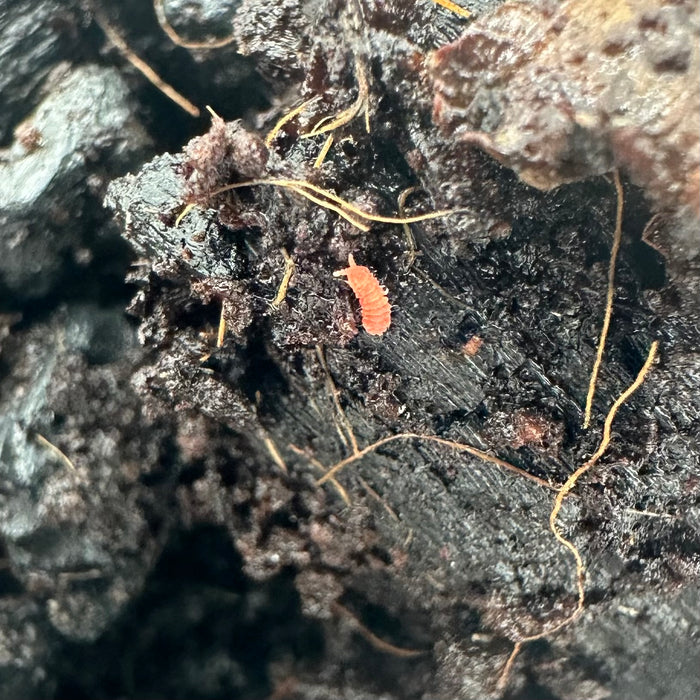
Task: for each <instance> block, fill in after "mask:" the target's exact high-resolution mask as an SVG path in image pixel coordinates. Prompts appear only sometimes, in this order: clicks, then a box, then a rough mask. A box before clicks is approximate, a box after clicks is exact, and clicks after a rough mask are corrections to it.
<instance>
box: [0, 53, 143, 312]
mask: <svg viewBox="0 0 700 700" xmlns="http://www.w3.org/2000/svg"><path fill="white" fill-rule="evenodd" d="M49 80H50V82H51V88H50V89H51V93H50V94H49V95H48V96H47V97H46V98H45V99H44V100H43V101H42V102H41V104H40V105H39V106H38V107H37V109H36V110H35V111H34V113H32V114H31V115H29V116H27V117H26V119H25V120H24V121H23V122H22V123H21V124H20V125H18V127H17V129H16V139H15V141H14V143H13V144H12V146H11V147H10V148H9V149H7V150H5V151H3V152H2V153H0V226H1V227H2V232H1V233H0V245H2V250H3V255H2V256H0V289H3V288H4V291H5V293H6V294H7V295H12V296H13V297H14V298H15V299H29V300H31V299H36V298H41V297H45V296H46V295H47V294H48V293H50V292H53V291H55V290H56V288H57V287H58V286H59V285H60V284H61V283H65V278H66V273H67V271H68V270H70V268H71V263H72V266H73V267H74V268H77V269H78V270H79V269H80V267H81V264H80V263H81V259H82V260H83V262H84V264H83V265H82V266H83V267H85V266H86V263H87V262H89V260H90V254H89V252H88V251H89V250H90V249H91V248H96V249H98V248H100V244H99V243H97V244H96V243H95V241H94V239H95V238H96V237H98V236H99V235H100V234H99V231H96V230H95V229H96V228H97V227H99V225H100V218H102V215H101V211H100V206H99V197H100V193H101V192H102V191H104V188H105V186H106V182H107V181H108V180H109V179H110V178H111V177H114V175H116V174H119V173H123V172H124V171H125V170H127V169H128V168H129V167H130V166H132V165H134V164H135V163H137V162H139V160H140V159H142V158H143V156H144V154H145V153H146V152H147V148H148V147H149V146H150V141H149V139H148V137H147V135H146V133H145V132H144V130H143V127H142V126H141V125H140V124H139V123H137V122H136V120H135V117H134V104H133V101H131V100H130V98H129V93H128V89H127V86H126V84H125V82H124V81H123V80H122V79H121V77H120V75H119V73H118V72H117V71H116V70H115V69H113V68H104V67H98V66H95V65H88V66H82V67H80V68H76V69H74V70H72V71H69V70H68V68H67V67H66V66H63V67H59V68H58V69H56V70H55V71H54V72H53V73H52V74H51V75H50V76H49Z"/></svg>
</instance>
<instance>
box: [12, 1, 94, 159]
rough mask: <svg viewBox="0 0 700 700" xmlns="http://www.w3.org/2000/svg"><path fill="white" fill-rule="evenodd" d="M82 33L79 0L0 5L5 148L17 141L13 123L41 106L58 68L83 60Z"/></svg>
mask: <svg viewBox="0 0 700 700" xmlns="http://www.w3.org/2000/svg"><path fill="white" fill-rule="evenodd" d="M82 31H84V26H82V22H81V20H80V15H79V13H78V3H77V2H65V1H63V0H61V2H56V1H54V0H49V1H48V2H43V1H42V2H38V1H37V0H2V2H0V47H1V49H0V94H1V95H2V102H3V105H2V111H3V119H2V122H0V146H5V145H7V144H8V143H9V142H10V141H11V140H12V130H13V128H14V125H15V124H17V122H19V121H20V120H21V119H22V118H23V117H24V116H25V115H26V109H27V106H28V105H31V104H36V100H37V97H38V95H39V93H40V90H41V88H42V87H43V85H44V81H45V80H46V78H47V76H48V74H49V72H50V71H51V70H52V69H53V67H54V66H55V65H56V64H57V63H59V62H60V61H62V60H66V59H68V58H69V57H70V58H72V59H73V60H76V59H78V60H79V59H80V58H81V57H82V56H81V53H82V49H83V48H84V47H83V44H82V43H81V42H78V37H79V36H80V34H81V32H82Z"/></svg>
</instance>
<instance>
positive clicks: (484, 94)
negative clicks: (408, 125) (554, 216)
mask: <svg viewBox="0 0 700 700" xmlns="http://www.w3.org/2000/svg"><path fill="white" fill-rule="evenodd" d="M698 70H700V11H698V5H697V3H695V2H692V1H690V2H680V3H658V2H654V1H653V0H634V1H633V2H628V1H627V0H624V1H620V2H599V1H598V0H568V1H567V2H563V3H540V4H539V5H538V4H530V3H517V2H509V3H506V4H504V5H503V6H502V7H500V8H499V9H498V10H497V11H495V12H493V13H492V14H490V15H488V16H487V17H484V18H483V19H481V20H479V21H476V22H475V23H474V24H473V25H472V26H471V27H470V28H469V30H468V31H467V32H465V33H464V34H463V35H462V36H461V37H460V38H459V40H458V41H456V42H454V43H453V44H450V45H448V46H445V47H443V48H441V49H440V50H439V51H438V52H437V53H436V54H435V57H434V59H433V75H434V80H435V87H436V93H437V94H436V100H435V118H436V121H437V122H438V123H439V124H441V125H442V126H443V127H444V128H445V129H446V130H448V131H449V132H450V133H451V134H452V135H453V138H456V139H458V140H460V141H462V142H464V143H474V144H477V145H479V146H481V147H483V148H485V150H487V151H488V152H489V153H491V154H493V155H494V156H495V157H497V158H498V159H499V160H500V161H501V162H503V163H505V164H506V165H508V167H511V168H513V169H514V170H515V171H516V172H517V173H518V174H519V176H520V177H521V178H522V179H523V180H524V181H525V182H528V183H530V184H532V185H534V186H535V187H540V188H543V189H550V188H552V187H556V186H558V185H560V184H562V183H564V182H571V181H573V180H579V179H581V178H583V177H587V176H590V175H601V174H603V173H605V172H608V171H610V170H611V169H612V168H613V167H615V166H621V167H624V168H625V169H626V170H627V172H628V173H629V174H630V176H631V178H632V180H633V181H634V182H635V183H636V184H638V185H640V186H642V187H644V188H645V189H646V190H647V192H648V193H649V195H650V196H651V198H652V199H653V200H654V201H655V202H656V204H657V205H658V206H661V207H667V208H671V209H676V210H678V209H688V210H690V211H689V213H692V214H694V215H695V217H698V216H700V209H699V207H700V172H699V171H698V162H700V87H699V86H698V81H697V80H696V79H695V78H696V76H697V74H698ZM523 105H528V108H527V109H523Z"/></svg>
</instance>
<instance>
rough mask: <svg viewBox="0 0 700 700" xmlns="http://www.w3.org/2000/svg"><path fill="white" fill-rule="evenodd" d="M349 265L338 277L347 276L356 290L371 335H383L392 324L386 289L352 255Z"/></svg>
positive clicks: (337, 273)
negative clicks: (356, 262) (357, 263)
mask: <svg viewBox="0 0 700 700" xmlns="http://www.w3.org/2000/svg"><path fill="white" fill-rule="evenodd" d="M348 262H349V267H346V268H345V269H344V270H338V271H337V272H334V273H333V274H334V275H335V276H336V277H345V278H346V279H347V282H348V284H349V285H350V287H351V288H352V291H353V292H355V296H356V297H357V300H358V301H359V302H360V308H361V309H362V325H363V326H364V328H365V330H366V331H367V332H368V333H369V334H370V335H381V334H382V333H384V331H386V329H387V328H389V326H390V324H391V306H390V305H389V300H388V299H387V298H386V290H385V289H384V288H383V287H382V286H381V285H380V284H379V282H378V280H377V278H376V277H375V276H374V275H373V274H372V272H371V271H370V269H369V268H367V267H365V266H364V265H356V264H355V260H354V258H353V257H352V255H349V256H348Z"/></svg>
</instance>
